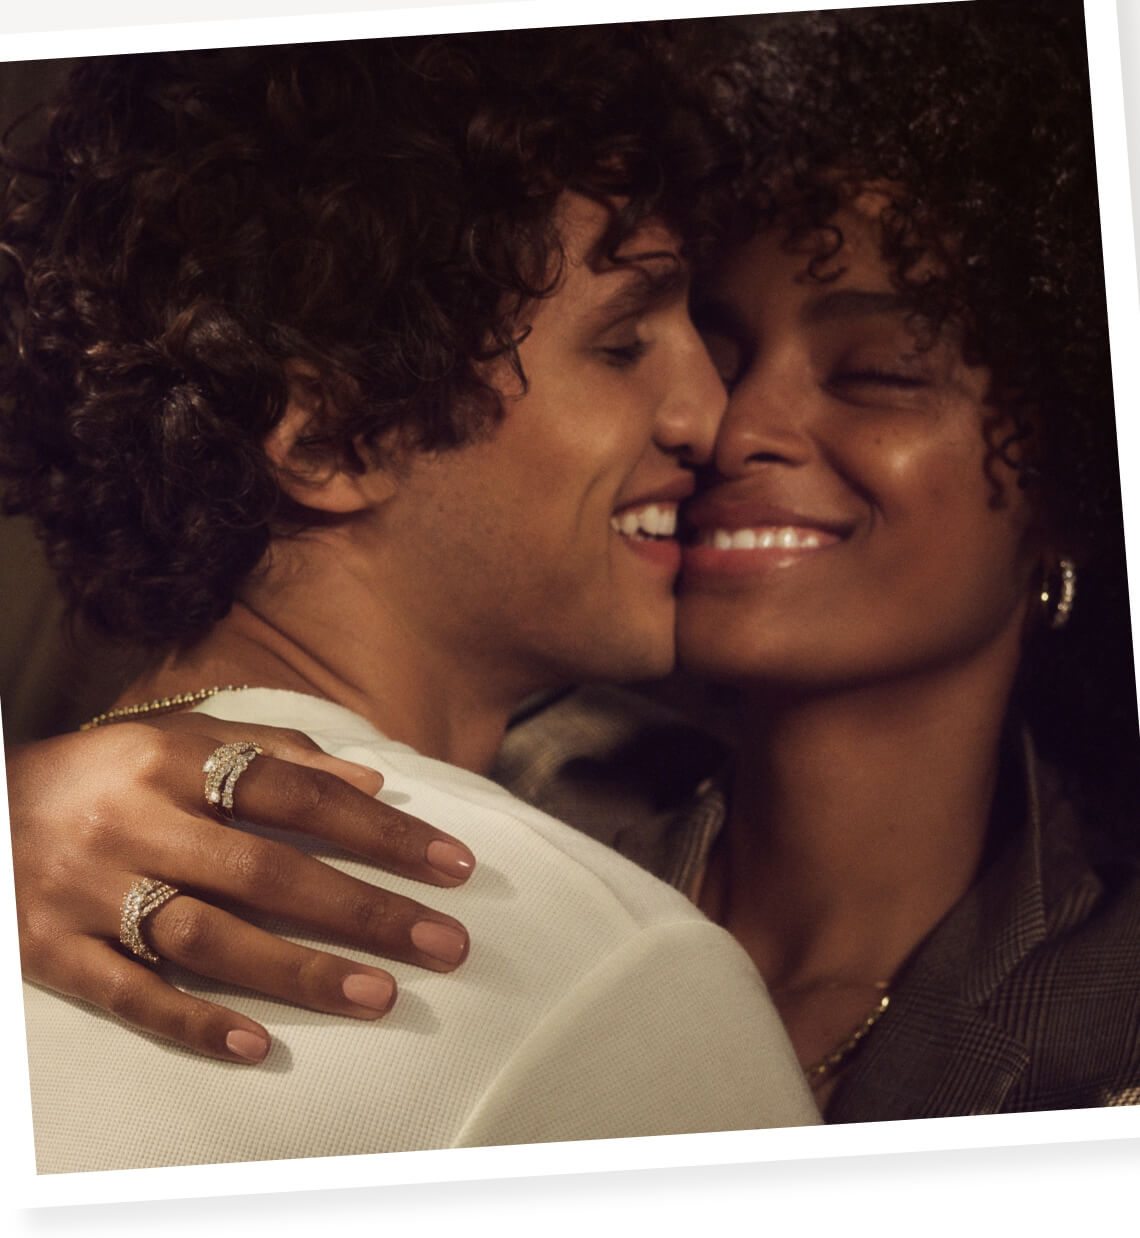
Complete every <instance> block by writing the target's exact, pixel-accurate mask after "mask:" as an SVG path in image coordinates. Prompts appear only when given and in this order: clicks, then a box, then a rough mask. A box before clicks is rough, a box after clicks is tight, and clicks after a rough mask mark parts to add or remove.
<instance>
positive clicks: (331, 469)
mask: <svg viewBox="0 0 1140 1238" xmlns="http://www.w3.org/2000/svg"><path fill="white" fill-rule="evenodd" d="M285 378H286V381H287V383H288V386H289V396H288V402H287V403H286V405H285V412H284V414H283V415H282V417H281V420H280V421H279V422H278V423H277V424H276V425H275V426H274V427H273V429H272V430H270V432H269V433H268V434H267V435H266V436H265V440H264V442H263V446H264V448H265V454H266V455H267V456H268V458H269V462H270V463H271V464H272V466H273V469H274V472H275V473H276V475H277V483H278V485H279V486H280V487H281V489H282V490H283V491H284V492H285V493H286V494H287V495H288V496H289V497H290V498H291V499H293V500H294V502H296V503H300V504H301V505H302V506H303V507H309V508H312V509H313V510H315V511H320V512H326V513H327V514H329V515H336V516H349V515H353V514H355V513H357V512H364V511H368V510H370V509H372V508H375V507H378V506H379V505H380V504H382V503H384V502H386V501H387V500H388V499H390V498H391V497H392V496H393V494H395V492H396V480H395V477H394V476H393V475H392V474H391V473H390V472H388V471H387V470H386V469H384V468H382V467H380V466H378V465H376V464H375V463H373V462H371V461H370V455H369V453H365V452H363V451H354V457H355V459H356V460H357V461H358V462H359V463H358V464H357V466H356V467H353V461H352V460H345V459H339V460H338V459H336V458H335V457H334V456H333V455H332V454H331V453H319V452H316V451H314V450H313V448H312V447H311V446H310V445H309V444H308V442H307V441H306V440H307V439H308V438H310V437H311V436H312V435H313V434H314V433H315V432H316V431H317V430H319V428H320V427H321V425H322V424H323V423H324V422H325V421H326V419H327V418H328V416H329V414H330V409H329V404H328V398H327V395H326V392H325V389H324V386H323V384H322V382H321V377H320V374H319V373H318V372H317V370H316V369H315V368H314V367H313V366H311V365H309V364H308V363H307V362H304V361H296V360H292V361H287V362H286V363H285Z"/></svg>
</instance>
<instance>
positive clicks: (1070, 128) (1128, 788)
mask: <svg viewBox="0 0 1140 1238" xmlns="http://www.w3.org/2000/svg"><path fill="white" fill-rule="evenodd" d="M752 33H753V38H754V47H755V52H754V55H753V65H754V72H755V74H756V79H755V86H756V88H757V90H758V92H759V96H760V98H761V100H762V107H763V111H764V118H765V124H766V125H767V126H772V127H774V128H775V129H777V130H778V131H779V133H780V134H781V135H782V137H781V140H780V144H779V148H778V149H774V150H773V151H772V163H771V164H770V165H769V166H768V167H767V169H766V174H765V177H764V179H763V180H762V181H761V182H760V185H759V188H757V189H756V190H755V191H754V192H753V193H752V194H751V195H750V196H749V201H750V202H751V203H752V207H751V209H750V212H749V214H748V217H747V218H746V219H744V220H742V221H741V227H742V229H743V230H744V231H746V232H747V231H751V230H754V229H755V228H757V227H772V226H776V227H780V228H783V229H785V230H786V231H787V232H788V233H789V234H790V235H798V236H802V235H804V234H805V233H809V232H810V233H815V234H816V235H819V236H821V237H823V238H825V240H824V243H823V246H822V248H821V251H820V252H821V255H822V256H823V257H825V258H827V259H828V262H831V259H832V258H837V259H838V260H839V261H840V262H841V260H842V254H841V247H842V240H843V238H842V233H841V231H840V230H839V229H838V228H836V227H835V226H834V222H833V220H834V215H835V211H836V209H837V207H838V206H839V205H841V203H842V202H843V201H844V200H845V198H846V197H848V196H849V195H851V194H853V193H857V192H858V191H859V190H860V189H861V188H862V187H864V186H866V185H867V184H868V183H872V184H874V185H876V186H877V187H879V188H882V187H885V186H889V187H891V191H890V194H889V198H890V201H889V204H888V205H887V206H886V207H885V208H884V211H883V214H882V216H881V222H882V226H883V237H884V242H883V252H884V257H885V258H886V259H887V260H888V261H889V262H890V264H891V267H892V270H893V273H894V278H895V283H896V285H897V287H898V288H899V290H900V291H901V292H903V293H904V294H907V295H908V296H909V297H910V298H911V299H912V303H913V305H914V306H915V308H916V310H918V311H919V312H920V313H921V315H922V317H923V318H924V319H925V320H927V321H933V322H935V323H939V322H943V323H944V322H952V323H954V324H955V326H956V328H958V329H960V330H961V332H962V338H963V347H964V351H965V355H966V357H967V359H968V360H970V361H971V362H973V363H977V364H983V365H986V366H988V367H989V369H990V372H991V374H992V385H991V390H990V395H989V399H990V402H991V403H992V405H993V406H994V408H995V410H999V411H1000V412H1001V413H1002V414H1005V415H1006V417H1003V418H998V417H995V418H994V419H993V422H992V424H991V426H990V428H991V429H992V426H993V425H995V424H997V423H998V422H999V421H1000V422H1001V423H1003V424H1007V425H1008V421H1009V420H1010V419H1012V422H1013V424H1014V426H1015V427H1016V428H1015V432H1014V434H1012V435H1007V436H1004V437H1003V438H1002V439H1001V440H999V441H993V442H991V443H990V447H991V451H992V452H994V453H1001V454H1003V455H1005V457H1006V459H1008V460H1009V461H1010V462H1011V463H1013V464H1015V465H1016V466H1017V467H1018V468H1019V469H1020V479H1019V480H1020V482H1021V484H1022V485H1023V486H1024V488H1025V489H1026V491H1027V493H1028V494H1029V495H1030V496H1031V498H1032V499H1033V500H1034V501H1035V502H1036V504H1037V507H1038V510H1039V512H1040V514H1041V518H1042V520H1043V522H1044V523H1045V526H1046V529H1047V532H1048V535H1049V539H1050V541H1051V542H1052V543H1053V544H1054V545H1055V547H1056V549H1057V551H1058V552H1059V553H1062V554H1068V555H1070V556H1072V557H1073V558H1074V559H1075V560H1076V562H1077V565H1078V573H1079V579H1078V585H1077V598H1076V606H1075V609H1074V612H1073V616H1072V620H1071V622H1070V623H1069V625H1068V626H1067V627H1066V628H1065V629H1064V630H1062V631H1060V632H1054V631H1051V630H1050V629H1049V627H1048V625H1047V624H1045V623H1038V624H1036V625H1034V629H1033V630H1032V631H1031V632H1030V634H1029V636H1028V639H1027V643H1026V648H1025V654H1024V658H1023V663H1022V668H1021V674H1020V679H1019V684H1018V687H1017V698H1016V701H1015V704H1016V706H1017V712H1018V713H1020V715H1021V716H1023V717H1026V718H1027V719H1028V720H1029V722H1030V725H1031V727H1032V730H1033V732H1034V735H1035V737H1036V740H1037V742H1038V745H1039V747H1040V748H1041V750H1042V751H1043V752H1044V754H1045V755H1046V756H1047V757H1048V758H1049V759H1050V760H1051V761H1052V762H1054V763H1055V764H1056V765H1058V766H1059V767H1061V768H1062V769H1064V770H1066V771H1067V772H1068V773H1069V774H1070V775H1071V778H1072V786H1071V789H1072V790H1073V791H1074V793H1078V794H1080V795H1081V796H1082V798H1083V799H1084V801H1085V803H1086V808H1087V811H1088V813H1089V815H1090V817H1092V818H1094V819H1097V820H1101V821H1104V822H1105V823H1106V825H1108V824H1109V819H1110V818H1115V819H1116V820H1120V821H1124V822H1126V823H1127V824H1128V826H1130V827H1132V831H1133V844H1132V845H1133V846H1134V845H1135V838H1134V825H1133V823H1134V821H1135V819H1136V814H1137V810H1138V809H1140V779H1137V777H1136V770H1137V769H1138V768H1140V747H1138V742H1137V722H1136V692H1135V679H1134V669H1133V658H1132V643H1131V624H1130V620H1129V607H1128V593H1127V582H1126V576H1125V559H1124V541H1123V525H1122V516H1121V502H1120V481H1119V467H1118V460H1117V450H1116V432H1115V420H1114V410H1113V391H1112V375H1111V370H1110V367H1109V340H1108V325H1107V317H1106V311H1105V299H1104V274H1103V271H1104V268H1103V262H1102V254H1101V244H1100V218H1099V207H1098V198H1097V179H1096V164H1095V160H1094V150H1093V135H1092V122H1091V109H1090V100H1089V83H1088V69H1087V58H1086V48H1085V38H1084V24H1083V17H1082V6H1081V4H1080V2H1079V0H975V2H974V3H969V4H956V3H951V4H939V5H934V6H904V7H901V8H890V9H879V10H853V11H849V12H846V13H835V14H818V15H812V16H807V17H804V16H800V17H785V18H772V19H757V20H756V23H755V25H754V27H753V32H752ZM930 254H933V255H935V256H936V259H937V261H936V263H935V264H934V267H933V269H934V270H936V271H937V272H938V274H937V275H933V274H932V264H931V263H928V262H923V259H924V257H926V256H927V255H930ZM831 265H832V266H833V265H834V264H833V263H832V264H831ZM822 269H824V268H822V267H821V270H822ZM995 501H1000V495H999V494H996V493H995ZM946 570H947V571H953V570H955V567H954V565H953V564H947V568H946ZM1054 586H1055V582H1054Z"/></svg>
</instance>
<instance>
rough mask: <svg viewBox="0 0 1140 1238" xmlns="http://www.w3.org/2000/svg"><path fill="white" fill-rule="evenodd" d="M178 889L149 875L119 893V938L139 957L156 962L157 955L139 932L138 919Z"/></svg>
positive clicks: (140, 924)
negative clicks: (121, 902) (121, 899)
mask: <svg viewBox="0 0 1140 1238" xmlns="http://www.w3.org/2000/svg"><path fill="white" fill-rule="evenodd" d="M177 893H178V891H177V890H176V889H175V888H174V887H173V886H169V885H167V884H166V882H165V881H156V880H155V879H154V878H153V877H143V878H142V879H141V880H140V881H136V882H134V883H133V884H132V885H131V888H130V889H129V890H128V891H127V892H126V894H124V895H123V907H122V912H121V914H120V918H119V940H120V941H121V942H122V943H123V945H124V946H126V947H127V949H128V950H129V951H130V952H131V953H132V954H134V955H137V956H138V958H140V959H145V960H146V961H147V962H148V963H157V962H158V961H159V958H158V955H157V954H155V952H154V951H153V950H152V949H151V948H150V946H148V945H147V944H146V942H145V941H144V940H143V935H142V922H143V921H144V920H145V919H146V918H147V916H149V915H150V914H151V912H152V911H157V910H158V909H159V908H160V907H161V906H162V904H163V903H165V902H167V901H168V900H169V899H172V898H173V897H174V896H175V895H176V894H177Z"/></svg>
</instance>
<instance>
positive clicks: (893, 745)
mask: <svg viewBox="0 0 1140 1238" xmlns="http://www.w3.org/2000/svg"><path fill="white" fill-rule="evenodd" d="M978 9H979V6H967V7H966V8H965V9H958V8H956V7H954V8H950V9H946V8H941V7H940V8H938V9H935V10H932V11H930V12H924V11H916V12H908V13H900V12H886V13H883V14H881V15H875V16H868V15H860V14H848V15H843V16H840V17H836V18H818V19H807V22H806V28H805V19H802V18H789V19H777V20H774V21H773V22H772V23H771V24H761V26H760V36H761V37H760V44H759V45H760V47H761V49H762V52H763V55H762V56H761V57H760V58H758V61H757V63H758V66H759V69H760V74H759V76H760V79H761V82H760V84H761V88H762V90H763V92H764V95H765V97H766V98H767V99H768V100H769V102H770V103H772V102H773V101H775V103H776V104H778V106H779V115H780V121H781V124H782V126H783V128H784V131H785V132H786V134H787V141H786V147H785V149H784V151H783V152H782V155H781V158H780V160H779V161H778V162H776V163H775V164H774V165H773V167H769V168H767V169H766V170H765V177H764V189H763V191H759V190H756V191H754V192H753V194H752V195H750V200H752V201H759V202H760V209H757V210H756V211H755V212H753V213H752V215H751V217H750V218H749V219H747V220H745V221H743V223H742V233H741V245H742V248H741V249H740V250H738V251H737V252H736V253H735V254H732V255H730V256H729V257H728V259H727V260H725V261H724V262H723V264H722V269H721V271H720V272H719V273H718V274H717V275H716V276H715V277H714V278H711V279H710V280H709V281H708V284H707V287H706V289H705V290H703V292H702V294H701V295H700V296H699V297H698V302H697V304H698V309H699V311H700V314H701V318H702V321H703V324H704V326H705V330H706V333H707V337H708V339H709V342H710V347H711V349H712V351H713V355H714V357H715V358H716V359H717V360H718V363H719V364H720V366H721V369H722V373H723V375H724V377H725V380H726V382H727V383H728V384H729V386H730V387H731V389H732V398H731V403H730V408H729V412H728V415H727V417H726V421H725V424H724V427H723V430H722V434H721V438H720V441H719V446H718V452H717V457H716V461H715V466H716V467H715V470H714V472H713V474H712V476H710V478H709V485H708V487H707V488H706V489H705V490H704V491H703V492H702V494H701V495H700V496H699V497H698V498H697V499H696V500H695V501H694V503H693V504H692V506H691V507H690V509H689V513H688V521H689V525H690V537H689V546H688V548H687V550H686V568H685V576H684V581H683V586H682V602H681V612H680V619H679V638H680V642H681V646H682V649H683V651H684V656H685V660H686V662H687V663H688V665H689V666H690V667H692V668H693V669H694V670H697V671H699V672H701V673H702V674H703V675H705V676H707V677H710V678H715V679H718V680H724V681H728V682H729V683H731V684H733V685H735V686H737V687H738V688H739V689H740V692H741V696H742V701H741V705H740V708H741V711H742V712H741V714H740V720H739V721H738V722H737V723H736V724H735V725H736V731H735V736H736V739H737V743H736V762H735V765H736V772H735V775H734V776H733V778H732V780H731V783H730V784H729V785H728V787H727V802H728V804H729V808H728V809H727V812H725V813H721V812H720V811H719V807H720V804H719V803H718V800H717V796H716V792H715V789H713V790H711V791H708V792H706V794H705V795H704V796H703V797H701V798H700V799H699V801H697V802H696V803H695V805H694V804H690V805H689V807H690V808H692V809H693V811H692V812H689V813H687V814H681V815H679V816H676V817H671V818H670V819H669V820H668V821H666V822H665V825H664V829H663V831H662V830H661V829H659V827H660V825H661V822H660V821H659V820H658V821H656V822H654V823H653V828H654V829H658V832H659V833H662V832H663V834H664V835H666V836H669V837H668V838H667V844H668V845H664V846H656V844H655V843H654V842H646V840H645V838H644V837H643V835H642V832H641V831H640V827H639V822H638V821H637V818H636V814H635V813H633V812H632V811H631V813H630V818H629V821H628V822H626V823H624V824H623V827H622V839H621V844H622V845H623V846H624V847H625V848H626V849H627V850H629V851H630V852H631V853H634V854H640V855H643V856H648V855H653V856H667V857H669V860H670V863H673V861H674V860H675V859H676V857H677V856H682V857H683V859H684V862H683V863H679V864H677V863H673V870H674V874H675V875H676V877H677V880H678V881H679V882H683V883H684V885H685V887H686V888H687V889H688V890H689V891H690V892H691V893H692V894H693V895H694V897H697V898H699V900H700V905H701V906H702V908H703V909H704V910H705V911H706V912H707V913H708V914H709V915H710V916H712V918H714V919H716V920H719V921H721V922H722V923H724V924H725V925H726V926H727V927H728V928H729V929H730V930H731V931H732V932H733V933H734V934H735V935H736V937H737V939H738V940H739V941H740V942H741V943H742V944H743V945H744V946H745V948H746V949H747V950H748V952H749V953H750V955H751V956H752V958H753V960H754V962H755V963H756V965H757V967H758V969H759V970H760V972H761V973H762V974H763V975H764V976H765V978H766V980H767V982H768V984H769V987H770V989H771V991H772V993H773V996H774V997H775V998H776V1001H777V1004H778V1006H779V1007H780V1010H781V1013H782V1015H783V1017H784V1019H785V1022H786V1025H787V1027H788V1029H789V1032H790V1034H791V1037H792V1040H793V1043H794V1044H795V1046H796V1048H797V1050H798V1052H799V1056H800V1059H801V1062H802V1064H803V1066H804V1068H805V1070H807V1072H808V1074H809V1078H810V1079H811V1081H812V1082H813V1084H814V1085H815V1086H816V1088H817V1097H818V1098H819V1099H820V1101H821V1103H822V1104H824V1105H826V1111H825V1112H826V1116H827V1117H828V1118H829V1119H830V1120H835V1121H841V1120H867V1119H873V1118H884V1117H914V1116H933V1115H938V1114H947V1113H963V1112H990V1111H997V1110H1001V1109H1034V1108H1056V1107H1069V1106H1080V1105H1094V1104H1106V1103H1130V1102H1133V1101H1135V1100H1137V1099H1138V1096H1137V1087H1138V1086H1140V1057H1138V1053H1140V1049H1138V1045H1140V1035H1138V1015H1137V1008H1136V1002H1135V993H1136V991H1137V989H1138V985H1137V978H1138V975H1140V967H1138V960H1137V957H1136V951H1135V945H1134V943H1135V941H1136V940H1137V936H1138V930H1140V893H1138V885H1137V878H1136V868H1135V853H1136V848H1135V842H1134V838H1133V837H1131V836H1130V835H1128V834H1127V833H1126V832H1125V831H1124V830H1121V829H1118V828H1117V827H1118V825H1123V826H1124V827H1127V826H1130V825H1132V824H1133V823H1134V821H1135V808H1136V802H1135V801H1136V792H1135V786H1134V780H1132V779H1131V778H1130V771H1131V769H1132V768H1134V764H1133V760H1132V759H1131V758H1133V757H1134V755H1135V751H1136V725H1135V698H1134V691H1133V680H1132V674H1131V664H1130V658H1129V645H1128V618H1127V606H1126V601H1125V594H1124V592H1123V553H1122V545H1121V540H1120V526H1119V509H1118V497H1117V496H1118V490H1117V484H1116V480H1115V449H1114V442H1113V430H1112V414H1111V390H1110V385H1109V371H1108V366H1107V356H1106V338H1105V329H1104V321H1103V301H1102V289H1101V287H1100V282H1099V265H1098V264H1099V256H1098V254H1097V245H1096V198H1095V175H1094V170H1093V165H1092V158H1091V143H1090V138H1089V133H1088V112H1087V90H1086V87H1085V81H1084V68H1083V59H1082V52H1083V48H1082V46H1081V40H1080V37H1079V32H1080V25H1079V10H1078V8H1077V7H1075V6H1073V5H1071V4H1057V5H1049V6H1041V5H1034V6H1005V5H1002V6H998V5H993V6H986V7H985V9H984V11H983V12H981V13H979V11H978ZM1027 47H1032V48H1033V49H1034V54H1033V55H1026V54H1025V49H1026V48H1027ZM900 63H905V64H906V65H907V66H908V71H907V74H906V75H905V78H902V77H900V75H899V74H898V72H897V65H898V64H900ZM998 221H1000V226H997V224H998ZM1073 565H1075V568H1076V574H1077V575H1078V576H1079V591H1080V594H1079V598H1075V597H1074V596H1073V590H1072V578H1073V574H1074V572H1073ZM1093 649H1095V650H1097V651H1098V653H1099V655H1100V661H1099V663H1094V662H1093V660H1092V659H1090V658H1089V657H1088V656H1087V652H1086V651H1088V650H1093ZM1096 664H1099V665H1107V670H1106V671H1105V673H1104V674H1103V675H1102V676H1100V677H1097V678H1092V677H1091V676H1090V675H1089V674H1088V672H1089V669H1090V667H1092V666H1093V665H1096ZM552 720H553V721H552ZM546 721H547V722H550V723H551V724H552V725H558V723H557V719H556V718H555V716H554V715H553V714H550V715H547V717H546ZM177 725H193V726H201V725H202V722H201V721H200V720H199V721H198V722H195V723H188V722H183V723H178V724H177ZM623 725H624V723H619V724H615V726H614V728H613V734H614V735H615V736H620V735H621V734H623V732H622V729H621V728H622V726H623ZM564 729H565V728H564ZM223 738H224V736H223ZM613 744H614V746H616V748H618V749H621V750H622V751H623V752H626V753H628V751H629V749H628V747H624V748H623V746H622V744H621V742H620V739H614V740H613ZM73 746H74V747H75V748H76V750H77V751H78V749H79V747H80V744H79V742H78V741H73ZM1038 752H1039V753H1040V757H1042V758H1044V761H1042V760H1041V759H1039V756H1038V755H1037V754H1038ZM655 755H656V756H657V757H658V759H659V760H660V751H658V752H657V753H656V754H655ZM34 759H35V757H34V754H29V756H28V758H27V760H28V761H29V764H30V763H31V762H32V761H33V760H34ZM550 760H551V758H550V755H549V753H547V754H546V763H547V767H549V765H550ZM1045 762H1047V763H1048V764H1045ZM581 764H582V762H581V759H580V757H578V756H575V757H574V759H572V760H569V761H567V762H566V765H565V768H566V771H567V772H568V773H569V774H571V775H576V774H577V773H578V772H579V771H580V768H581ZM1052 765H1055V766H1056V771H1055V772H1054V771H1053V770H1052V769H1051V768H1049V767H1050V766H1052ZM625 768H626V771H627V772H628V764H627V765H626V767H625ZM530 789H531V790H532V792H533V793H534V794H535V795H536V796H539V797H541V798H543V799H544V802H546V803H548V804H549V803H550V802H552V801H557V802H558V803H559V805H560V806H561V807H563V808H565V806H566V805H565V799H564V797H563V792H562V790H561V789H560V788H559V787H554V788H543V787H540V786H539V782H538V780H532V782H531V786H530ZM610 790H611V792H612V791H613V787H612V784H611V786H610ZM680 799H681V801H684V800H685V795H684V794H681V795H680ZM721 802H723V801H721ZM1074 805H1075V806H1076V807H1075V808H1074ZM626 806H627V807H628V801H626ZM243 807H245V806H243ZM246 811H249V810H248V808H246ZM251 815H252V814H251ZM721 817H723V829H720V830H719V833H718V831H717V827H718V824H719V822H720V819H721ZM1078 819H1079V821H1080V825H1079V826H1078V825H1077V824H1076V822H1077V820H1078ZM673 836H676V837H673ZM714 839H715V841H714ZM1089 854H1091V855H1092V857H1093V859H1094V860H1095V864H1094V863H1092V862H1090V859H1089V858H1086V857H1087V856H1088V855H1089Z"/></svg>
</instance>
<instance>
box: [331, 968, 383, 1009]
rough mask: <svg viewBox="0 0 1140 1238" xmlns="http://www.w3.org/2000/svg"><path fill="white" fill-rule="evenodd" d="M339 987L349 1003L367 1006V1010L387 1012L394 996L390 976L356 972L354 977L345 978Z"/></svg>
mask: <svg viewBox="0 0 1140 1238" xmlns="http://www.w3.org/2000/svg"><path fill="white" fill-rule="evenodd" d="M340 987H341V992H342V993H343V994H344V995H345V997H347V998H348V1000H349V1001H350V1002H354V1003H355V1004H356V1005H357V1006H367V1007H368V1009H369V1010H387V1009H388V1007H389V1006H391V1004H392V1002H393V1000H394V999H395V996H396V984H395V981H393V979H392V977H391V976H372V975H368V974H366V973H364V972H358V973H357V974H356V975H354V976H345V978H344V979H343V980H342V981H341V985H340Z"/></svg>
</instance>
